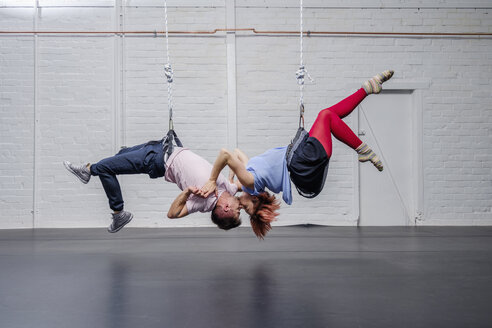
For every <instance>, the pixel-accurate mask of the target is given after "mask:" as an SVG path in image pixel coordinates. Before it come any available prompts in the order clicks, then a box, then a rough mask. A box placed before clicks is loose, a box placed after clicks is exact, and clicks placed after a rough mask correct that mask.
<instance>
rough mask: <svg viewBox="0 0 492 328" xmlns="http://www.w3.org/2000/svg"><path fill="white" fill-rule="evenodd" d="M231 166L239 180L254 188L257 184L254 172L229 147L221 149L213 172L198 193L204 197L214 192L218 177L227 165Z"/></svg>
mask: <svg viewBox="0 0 492 328" xmlns="http://www.w3.org/2000/svg"><path fill="white" fill-rule="evenodd" d="M226 165H227V166H229V167H230V168H231V170H232V171H233V172H234V173H235V174H236V176H237V178H238V180H239V182H240V183H241V184H242V185H243V186H246V187H247V188H250V189H253V188H254V184H255V179H254V177H253V174H251V172H249V171H248V170H246V164H244V163H243V162H242V161H241V160H239V158H238V157H237V156H234V155H233V154H232V153H231V152H229V151H228V150H227V149H221V150H220V153H219V155H218V156H217V159H216V160H215V163H214V166H213V168H212V173H211V174H210V179H209V181H208V182H207V183H206V184H205V185H204V186H203V187H202V189H201V190H200V192H199V193H198V195H200V196H202V197H208V196H209V195H210V194H211V193H212V192H214V191H216V189H217V183H216V181H217V178H218V177H219V174H220V172H221V171H222V170H223V169H224V167H225V166H226Z"/></svg>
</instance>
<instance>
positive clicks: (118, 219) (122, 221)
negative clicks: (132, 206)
mask: <svg viewBox="0 0 492 328" xmlns="http://www.w3.org/2000/svg"><path fill="white" fill-rule="evenodd" d="M132 219H133V214H132V213H130V212H126V211H121V212H119V213H117V214H114V213H113V223H111V225H110V226H109V227H108V231H109V232H111V233H115V232H118V231H120V230H121V229H122V228H123V227H124V226H125V225H127V224H128V223H129V222H130V221H131V220H132Z"/></svg>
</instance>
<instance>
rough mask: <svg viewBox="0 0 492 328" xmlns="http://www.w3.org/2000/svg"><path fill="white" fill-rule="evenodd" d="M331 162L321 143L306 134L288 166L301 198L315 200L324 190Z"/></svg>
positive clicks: (291, 178)
mask: <svg viewBox="0 0 492 328" xmlns="http://www.w3.org/2000/svg"><path fill="white" fill-rule="evenodd" d="M329 162H330V158H329V157H328V156H327V155H326V151H325V149H324V147H323V145H322V144H321V142H319V141H318V139H316V138H313V137H310V136H309V134H307V133H306V134H305V135H304V136H303V139H302V140H301V142H300V143H299V146H298V147H297V148H296V149H295V150H294V153H293V155H292V159H291V160H290V163H289V165H288V166H287V167H288V169H289V172H290V180H291V181H292V182H293V183H294V184H295V186H296V188H297V191H298V192H299V194H300V195H301V196H304V197H307V198H313V197H316V196H317V195H318V194H319V193H320V192H321V190H323V187H324V185H325V180H326V174H327V173H328V164H329Z"/></svg>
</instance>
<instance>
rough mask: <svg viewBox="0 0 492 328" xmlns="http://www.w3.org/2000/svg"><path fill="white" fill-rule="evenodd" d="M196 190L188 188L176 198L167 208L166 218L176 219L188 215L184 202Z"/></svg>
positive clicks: (196, 190)
mask: <svg viewBox="0 0 492 328" xmlns="http://www.w3.org/2000/svg"><path fill="white" fill-rule="evenodd" d="M197 192H198V189H197V188H196V187H188V188H186V189H185V190H183V191H182V192H181V193H180V194H179V195H178V197H176V199H175V200H174V202H173V203H172V204H171V207H169V211H168V212H167V217H168V218H170V219H178V218H182V217H184V216H187V215H188V209H187V208H186V201H187V200H188V197H189V196H190V195H191V194H196V193H197Z"/></svg>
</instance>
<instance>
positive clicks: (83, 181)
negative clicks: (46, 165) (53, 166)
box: [63, 162, 89, 184]
mask: <svg viewBox="0 0 492 328" xmlns="http://www.w3.org/2000/svg"><path fill="white" fill-rule="evenodd" d="M63 165H64V166H65V168H66V169H67V170H68V172H70V173H72V174H73V175H75V176H76V177H77V179H79V180H80V182H82V183H83V184H88V183H89V180H87V181H85V180H83V179H82V178H81V177H79V176H78V174H77V173H76V172H75V171H74V170H72V168H71V167H70V166H69V165H68V164H67V162H63Z"/></svg>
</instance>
